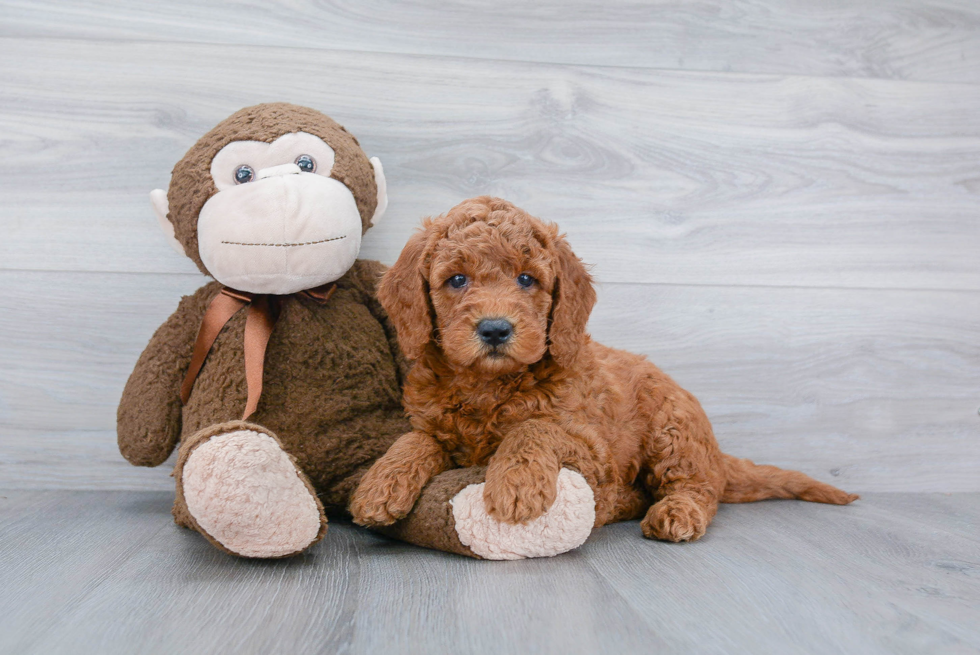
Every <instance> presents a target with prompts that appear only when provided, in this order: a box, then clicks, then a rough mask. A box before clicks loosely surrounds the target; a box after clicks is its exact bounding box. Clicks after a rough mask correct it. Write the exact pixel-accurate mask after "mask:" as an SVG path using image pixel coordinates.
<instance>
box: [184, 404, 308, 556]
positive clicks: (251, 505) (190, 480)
mask: <svg viewBox="0 0 980 655" xmlns="http://www.w3.org/2000/svg"><path fill="white" fill-rule="evenodd" d="M174 478H175V479H176V482H177V498H176V501H175V502H174V520H175V521H176V522H177V524H178V525H182V526H184V527H188V528H193V529H194V530H197V531H198V532H200V533H201V534H203V535H204V536H205V537H206V538H207V539H208V541H210V542H211V543H212V544H214V545H215V546H217V547H218V548H220V549H221V550H223V551H225V552H227V553H231V554H233V555H240V556H242V557H258V558H274V557H288V556H289V555H296V554H298V553H301V552H303V551H304V550H306V549H307V548H309V547H310V546H311V545H313V544H315V543H316V542H318V541H319V540H320V539H322V538H323V535H324V534H325V533H326V531H327V519H326V516H325V515H324V513H323V506H322V505H321V504H320V501H319V499H318V498H317V496H316V493H315V492H314V490H313V486H312V485H311V484H310V481H309V480H308V479H307V477H306V475H304V474H303V472H302V471H301V470H300V469H299V468H298V467H297V466H296V463H295V461H294V460H293V458H292V457H290V455H289V454H288V453H287V452H286V451H285V450H283V448H282V444H281V443H280V442H279V439H278V438H277V437H276V435H274V434H273V433H272V432H270V431H269V430H267V429H265V428H263V427H261V426H259V425H255V424H253V423H246V422H244V421H231V422H228V423H221V424H219V425H213V426H211V427H208V428H205V429H204V430H201V431H200V432H197V433H196V434H194V435H193V436H191V437H189V438H187V439H184V440H183V442H182V443H181V445H180V451H179V456H178V458H177V465H176V466H175V467H174Z"/></svg>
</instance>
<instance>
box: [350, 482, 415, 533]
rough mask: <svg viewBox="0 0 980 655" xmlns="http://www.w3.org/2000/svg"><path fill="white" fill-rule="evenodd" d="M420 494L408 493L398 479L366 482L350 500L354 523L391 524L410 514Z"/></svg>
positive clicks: (372, 525)
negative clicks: (384, 481)
mask: <svg viewBox="0 0 980 655" xmlns="http://www.w3.org/2000/svg"><path fill="white" fill-rule="evenodd" d="M417 497H418V494H414V495H413V494H410V493H408V489H406V488H405V485H401V484H399V483H398V481H397V480H395V481H388V482H387V484H377V483H375V484H370V485H368V484H365V483H364V482H362V483H361V486H359V487H358V488H357V491H355V492H354V495H353V496H352V497H351V501H350V513H351V516H353V517H354V523H357V524H358V525H363V526H365V527H369V528H370V527H376V526H380V525H391V524H392V523H394V522H395V521H397V520H399V519H403V518H405V517H406V516H408V513H409V512H410V511H412V507H413V506H414V505H415V501H416V499H417Z"/></svg>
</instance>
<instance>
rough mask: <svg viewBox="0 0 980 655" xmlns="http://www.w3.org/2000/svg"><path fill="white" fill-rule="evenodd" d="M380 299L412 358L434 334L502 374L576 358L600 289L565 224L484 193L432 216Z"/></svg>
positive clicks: (457, 355) (456, 352)
mask: <svg viewBox="0 0 980 655" xmlns="http://www.w3.org/2000/svg"><path fill="white" fill-rule="evenodd" d="M378 299H379V300H380V301H381V304H382V305H383V306H384V308H385V310H386V311H387V312H388V314H389V316H390V317H391V320H392V322H393V323H394V324H395V329H396V330H397V331H398V343H399V345H400V346H401V348H402V351H403V352H404V353H405V356H406V357H408V358H409V359H418V358H419V357H421V356H422V353H423V352H424V351H425V349H426V347H427V346H428V345H429V344H430V343H435V345H436V346H437V347H438V348H440V349H441V351H442V353H443V355H444V356H445V358H446V359H447V360H448V361H449V362H450V363H451V364H453V365H454V366H458V367H466V368H475V369H477V370H480V371H482V372H485V373H488V374H495V375H496V374H505V373H511V372H515V371H518V370H520V369H521V368H523V367H525V366H528V365H530V364H533V363H535V362H537V361H539V360H541V359H543V358H544V357H546V356H550V357H551V358H553V359H554V361H555V362H556V363H557V364H558V365H560V366H563V367H568V366H570V365H571V364H572V362H573V361H574V359H575V356H576V354H577V353H578V351H579V348H580V347H581V346H582V344H583V343H584V342H585V338H586V334H585V327H586V323H587V322H588V319H589V313H590V312H591V311H592V306H593V305H594V304H595V291H594V290H593V288H592V278H591V277H590V276H589V273H588V272H587V271H586V270H585V267H584V266H583V265H582V262H581V261H580V260H579V259H578V258H577V257H576V256H575V255H574V253H572V251H571V249H570V248H569V247H568V243H567V242H566V241H565V239H564V238H563V237H561V236H560V235H559V234H558V228H557V226H555V225H553V224H546V223H544V222H542V221H540V220H538V219H536V218H534V217H533V216H531V215H529V214H527V213H526V212H525V211H523V210H521V209H519V208H517V207H515V206H514V205H512V204H511V203H509V202H507V201H505V200H501V199H499V198H490V197H487V196H482V197H479V198H473V199H471V200H467V201H464V202H462V203H460V204H459V205H457V206H456V207H453V208H452V209H451V210H449V212H447V213H446V214H445V215H443V216H440V217H438V218H434V219H427V220H426V221H424V222H423V225H422V230H421V231H419V232H417V233H416V234H415V235H414V236H413V237H412V238H411V239H410V240H409V242H408V244H407V245H406V246H405V249H404V250H403V251H402V253H401V256H400V257H399V258H398V261H397V262H396V263H395V265H394V266H393V267H392V268H391V269H390V270H389V271H388V272H387V273H386V274H385V276H384V278H383V279H382V281H381V285H380V287H379V288H378Z"/></svg>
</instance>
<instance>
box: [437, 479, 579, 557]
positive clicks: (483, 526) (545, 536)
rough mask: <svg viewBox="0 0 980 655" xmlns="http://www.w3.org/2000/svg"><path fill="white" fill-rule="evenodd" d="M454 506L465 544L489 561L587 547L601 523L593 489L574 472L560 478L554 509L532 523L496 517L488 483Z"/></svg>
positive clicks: (461, 496)
mask: <svg viewBox="0 0 980 655" xmlns="http://www.w3.org/2000/svg"><path fill="white" fill-rule="evenodd" d="M449 502H450V504H451V505H452V508H453V519H454V521H455V523H456V533H457V534H458V535H459V540H460V542H462V543H463V545H465V546H468V547H469V549H470V550H472V551H473V552H474V553H476V554H477V555H479V556H480V557H482V558H484V559H524V558H528V557H551V556H553V555H559V554H561V553H565V552H568V551H570V550H572V549H573V548H578V547H579V546H581V545H582V544H583V543H585V540H586V539H588V538H589V534H591V532H592V526H593V525H594V524H595V497H594V495H593V493H592V488H591V487H589V484H588V483H587V482H586V481H585V478H583V477H582V475H581V474H579V473H577V472H575V471H571V470H569V469H562V470H561V471H560V472H559V473H558V494H557V496H556V497H555V502H554V504H552V506H551V507H550V508H549V509H548V511H547V512H545V513H544V514H543V515H542V516H539V517H538V518H536V519H534V520H533V521H529V522H528V523H526V524H511V523H503V522H500V521H497V520H496V519H493V518H491V517H490V515H489V514H487V511H486V508H485V507H484V504H483V484H471V485H470V486H468V487H466V488H465V489H463V490H462V491H460V492H459V493H458V494H456V496H455V497H454V498H453V499H452V500H451V501H449Z"/></svg>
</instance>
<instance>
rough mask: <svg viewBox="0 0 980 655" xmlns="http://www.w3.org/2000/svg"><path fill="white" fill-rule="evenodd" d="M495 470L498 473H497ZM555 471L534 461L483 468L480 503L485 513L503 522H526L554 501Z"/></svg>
mask: <svg viewBox="0 0 980 655" xmlns="http://www.w3.org/2000/svg"><path fill="white" fill-rule="evenodd" d="M498 471H499V472H498ZM557 482H558V471H557V470H556V471H549V470H547V469H546V468H545V467H543V466H540V465H536V464H534V463H531V464H525V465H521V466H512V467H509V468H506V469H502V470H501V469H496V468H495V467H493V466H491V467H490V468H489V469H488V470H487V482H486V487H484V489H483V502H484V504H485V506H486V509H487V513H488V514H489V515H490V516H491V518H494V519H496V520H498V521H503V522H504V523H527V522H528V521H533V520H534V519H536V518H538V517H539V516H541V515H542V514H544V513H545V512H547V511H548V508H549V507H551V506H552V504H554V502H555V493H556V487H557Z"/></svg>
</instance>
